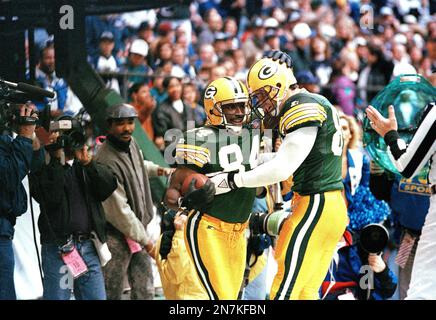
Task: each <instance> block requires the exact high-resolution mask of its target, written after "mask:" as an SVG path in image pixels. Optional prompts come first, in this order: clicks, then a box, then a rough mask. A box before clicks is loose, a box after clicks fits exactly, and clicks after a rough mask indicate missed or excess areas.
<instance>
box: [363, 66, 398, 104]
mask: <svg viewBox="0 0 436 320" xmlns="http://www.w3.org/2000/svg"><path fill="white" fill-rule="evenodd" d="M393 70H394V64H393V63H392V61H388V60H380V61H378V62H376V63H375V64H374V65H373V66H371V70H370V71H369V75H368V82H367V84H366V85H367V86H368V89H367V90H366V94H367V97H366V100H367V101H368V102H370V101H371V100H372V99H373V98H374V97H375V96H376V95H377V93H379V91H381V90H382V89H383V87H384V86H386V85H387V84H388V83H389V81H390V80H391V77H392V71H393Z"/></svg>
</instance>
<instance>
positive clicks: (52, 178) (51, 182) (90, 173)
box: [30, 159, 117, 244]
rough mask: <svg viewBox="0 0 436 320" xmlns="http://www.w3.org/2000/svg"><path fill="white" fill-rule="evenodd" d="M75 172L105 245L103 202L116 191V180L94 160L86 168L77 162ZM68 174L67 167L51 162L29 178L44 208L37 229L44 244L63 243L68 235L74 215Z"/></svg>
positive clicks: (98, 233)
mask: <svg viewBox="0 0 436 320" xmlns="http://www.w3.org/2000/svg"><path fill="white" fill-rule="evenodd" d="M73 170H74V173H75V174H76V176H77V178H78V180H79V185H80V187H81V188H83V189H82V191H83V194H84V195H85V199H86V201H87V204H86V205H87V207H88V212H89V214H90V215H91V217H90V218H91V219H90V220H91V228H92V230H94V231H95V232H96V233H97V235H98V237H99V238H100V240H101V241H102V242H105V241H106V231H105V225H106V219H105V213H104V211H103V207H102V205H101V202H102V201H104V200H106V199H107V198H108V197H109V196H110V195H111V194H112V193H113V191H114V190H115V189H116V187H117V180H116V177H115V175H114V174H113V173H112V171H111V170H110V169H109V168H108V167H107V166H106V165H104V164H101V163H98V162H95V161H94V160H93V161H92V162H91V163H90V164H89V165H87V166H82V165H81V164H80V163H78V162H77V161H75V162H74V164H73ZM65 172H66V169H65V167H63V166H62V165H61V163H60V162H59V161H58V160H56V159H52V160H51V161H50V163H49V164H48V165H43V166H42V167H41V168H40V169H39V170H37V171H35V172H34V173H32V174H31V175H30V192H31V195H32V196H33V197H34V198H35V200H36V201H38V203H39V204H40V208H41V214H40V217H39V221H38V226H39V230H40V233H41V243H43V244H45V243H57V244H62V242H64V241H65V239H66V236H68V234H69V225H70V222H71V213H70V206H69V201H68V195H67V191H66V190H67V188H66V186H67V185H68V184H69V183H70V181H67V179H65Z"/></svg>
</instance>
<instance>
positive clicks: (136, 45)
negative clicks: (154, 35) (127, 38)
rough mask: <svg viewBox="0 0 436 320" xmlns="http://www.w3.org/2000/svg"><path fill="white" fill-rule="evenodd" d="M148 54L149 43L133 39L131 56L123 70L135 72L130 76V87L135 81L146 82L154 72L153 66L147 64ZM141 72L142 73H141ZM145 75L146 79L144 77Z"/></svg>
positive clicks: (130, 50)
mask: <svg viewBox="0 0 436 320" xmlns="http://www.w3.org/2000/svg"><path fill="white" fill-rule="evenodd" d="M147 54H148V44H147V42H145V41H144V40H142V39H136V40H133V42H132V43H131V45H130V48H129V56H128V60H127V62H126V64H125V65H124V67H123V71H125V72H129V73H135V75H131V76H129V77H128V87H129V88H130V87H131V86H132V85H133V84H134V83H137V82H144V80H148V76H150V75H151V74H152V70H151V68H150V67H149V66H148V65H147V63H146V61H145V57H146V56H147ZM139 74H141V75H139ZM144 76H145V79H144Z"/></svg>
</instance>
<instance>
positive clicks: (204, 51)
mask: <svg viewBox="0 0 436 320" xmlns="http://www.w3.org/2000/svg"><path fill="white" fill-rule="evenodd" d="M216 61H217V56H216V54H215V49H214V47H213V46H212V45H211V44H204V45H201V46H200V49H199V59H198V60H197V61H196V62H195V63H194V66H195V70H197V71H199V70H200V69H201V68H202V67H212V66H213V65H215V63H216Z"/></svg>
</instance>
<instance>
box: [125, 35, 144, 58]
mask: <svg viewBox="0 0 436 320" xmlns="http://www.w3.org/2000/svg"><path fill="white" fill-rule="evenodd" d="M129 53H136V54H139V55H141V56H144V57H145V56H147V54H148V44H147V42H145V41H144V40H142V39H135V40H133V42H132V44H131V46H130V50H129Z"/></svg>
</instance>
